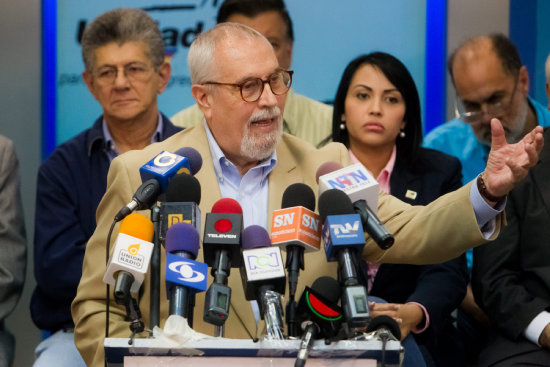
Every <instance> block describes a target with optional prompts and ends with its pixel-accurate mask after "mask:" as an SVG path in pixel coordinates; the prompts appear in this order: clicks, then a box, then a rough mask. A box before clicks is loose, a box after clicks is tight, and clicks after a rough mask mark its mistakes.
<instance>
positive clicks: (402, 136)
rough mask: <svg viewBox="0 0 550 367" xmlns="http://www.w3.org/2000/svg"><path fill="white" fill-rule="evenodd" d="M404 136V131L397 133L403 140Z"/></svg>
mask: <svg viewBox="0 0 550 367" xmlns="http://www.w3.org/2000/svg"><path fill="white" fill-rule="evenodd" d="M405 136H406V134H405V130H403V129H401V131H400V132H399V137H400V138H404V137H405Z"/></svg>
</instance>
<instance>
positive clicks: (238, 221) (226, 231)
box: [203, 198, 243, 336]
mask: <svg viewBox="0 0 550 367" xmlns="http://www.w3.org/2000/svg"><path fill="white" fill-rule="evenodd" d="M242 212H243V210H242V208H241V206H240V204H239V203H238V202H237V201H236V200H233V199H230V198H224V199H220V200H218V201H217V202H216V203H214V205H213V206H212V212H211V213H207V214H206V220H205V224H204V236H203V255H204V262H205V263H207V264H208V266H210V267H211V268H212V270H211V272H210V274H211V275H212V276H213V277H214V282H213V283H212V284H211V285H210V287H209V288H208V291H207V292H206V297H205V301H204V315H203V319H204V321H206V322H208V323H210V324H213V325H216V326H218V327H220V329H218V331H217V332H218V334H223V329H222V328H221V327H222V326H223V325H224V323H225V320H227V317H228V316H229V305H230V303H231V288H230V287H229V286H228V285H227V281H228V277H229V274H230V272H231V268H236V267H239V266H241V263H242V258H241V232H242V228H243V215H242ZM218 336H223V335H218Z"/></svg>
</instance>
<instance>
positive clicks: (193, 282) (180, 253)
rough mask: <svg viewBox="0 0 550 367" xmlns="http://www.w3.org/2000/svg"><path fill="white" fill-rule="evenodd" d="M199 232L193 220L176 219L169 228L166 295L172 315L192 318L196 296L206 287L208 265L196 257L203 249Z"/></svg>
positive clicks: (166, 245)
mask: <svg viewBox="0 0 550 367" xmlns="http://www.w3.org/2000/svg"><path fill="white" fill-rule="evenodd" d="M199 241H200V239H199V233H198V232H197V230H196V229H195V227H194V226H193V225H191V224H189V223H176V224H174V225H172V226H171V227H170V228H169V229H168V231H167V232H166V242H165V247H166V295H167V297H168V299H169V300H170V308H169V312H170V315H179V316H182V317H185V318H186V319H188V320H189V319H190V317H189V316H190V314H191V313H192V312H193V308H192V302H191V301H192V299H191V296H193V295H194V294H195V293H197V292H202V291H204V290H206V274H207V272H208V266H207V265H206V264H204V263H201V262H198V261H194V260H195V259H196V258H197V253H198V252H199V247H200V245H199Z"/></svg>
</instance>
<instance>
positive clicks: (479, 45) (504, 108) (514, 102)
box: [424, 34, 550, 358]
mask: <svg viewBox="0 0 550 367" xmlns="http://www.w3.org/2000/svg"><path fill="white" fill-rule="evenodd" d="M448 68H449V73H450V75H451V79H452V81H453V84H454V86H455V90H456V95H457V98H456V101H455V115H456V118H455V119H454V120H452V121H449V122H446V123H444V124H442V125H441V126H438V127H437V128H435V129H434V130H432V131H431V132H430V133H429V134H428V135H426V137H425V139H424V146H426V147H429V148H433V149H437V150H440V151H442V152H445V153H447V154H450V155H454V156H455V157H457V158H458V159H459V160H460V162H461V163H462V180H463V181H462V182H463V183H464V184H465V183H467V182H470V181H471V180H473V179H474V178H475V177H476V176H477V175H479V174H480V173H481V172H482V171H483V170H484V169H485V166H486V163H487V157H488V155H489V150H490V147H491V125H490V123H491V119H492V118H494V117H496V118H498V119H499V120H500V121H501V122H502V126H503V127H504V131H505V134H506V140H507V141H508V143H515V142H517V141H519V140H520V139H521V138H522V137H523V136H524V135H525V134H526V133H527V132H529V131H531V130H532V129H533V128H534V127H535V126H536V125H541V126H542V127H547V126H550V111H548V110H547V109H546V107H545V106H543V105H541V104H540V103H538V102H537V101H535V100H533V99H532V98H530V97H529V96H528V92H529V75H528V73H527V68H526V67H525V66H523V65H522V63H521V59H520V56H519V53H518V51H517V48H516V46H515V45H514V44H513V43H512V42H511V41H510V40H509V39H508V38H507V37H506V36H504V35H502V34H492V35H488V36H477V37H474V38H471V39H469V40H467V41H466V42H464V43H463V44H462V45H461V46H459V47H458V48H457V49H456V50H455V51H454V52H453V53H452V54H451V57H450V58H449V62H448ZM466 257H467V260H468V268H469V269H471V267H472V262H473V260H472V251H471V250H469V251H468V252H467V253H466ZM462 311H465V314H464V313H462ZM462 316H464V318H463V317H462ZM473 320H475V322H472V321H473ZM486 322H487V317H486V316H485V314H484V312H483V311H482V310H481V309H480V308H479V306H478V305H477V304H476V302H475V300H474V298H473V295H472V292H471V287H470V286H468V292H467V294H466V297H465V299H464V301H463V302H462V306H461V310H459V322H458V324H459V330H463V331H464V332H465V333H466V334H468V335H467V336H465V337H464V338H463V339H464V341H465V342H466V343H467V345H469V346H466V348H467V349H468V350H470V352H469V353H471V358H475V356H476V355H477V353H478V348H480V347H481V346H482V344H483V341H482V340H478V339H476V338H478V337H479V336H480V335H482V334H484V333H485V331H484V330H485V329H486V328H485V327H479V328H478V330H475V329H476V328H477V326H476V325H478V326H479V325H482V324H483V323H486ZM476 340H477V341H476ZM470 348H471V349H470Z"/></svg>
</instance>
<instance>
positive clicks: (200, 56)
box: [187, 23, 268, 84]
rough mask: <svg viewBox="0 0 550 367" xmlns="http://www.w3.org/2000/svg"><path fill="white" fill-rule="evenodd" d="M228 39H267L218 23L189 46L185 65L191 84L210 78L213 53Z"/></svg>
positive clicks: (251, 31)
mask: <svg viewBox="0 0 550 367" xmlns="http://www.w3.org/2000/svg"><path fill="white" fill-rule="evenodd" d="M230 38H241V39H247V40H253V39H256V38H261V39H264V40H265V41H266V42H268V41H267V39H266V38H265V37H264V36H263V35H262V34H261V33H259V32H258V31H256V30H254V29H252V28H250V27H248V26H245V25H243V24H238V23H220V24H217V25H216V26H215V27H213V28H211V29H209V30H208V31H206V32H203V33H201V34H199V35H198V36H197V38H196V39H195V40H194V41H193V43H192V44H191V47H190V48H189V53H188V54H187V64H188V65H189V73H190V75H191V83H193V84H201V83H205V82H207V81H208V79H209V78H212V75H213V73H214V69H215V67H216V62H215V60H214V51H215V49H216V46H217V45H218V43H220V42H224V41H226V40H228V39H230Z"/></svg>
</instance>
